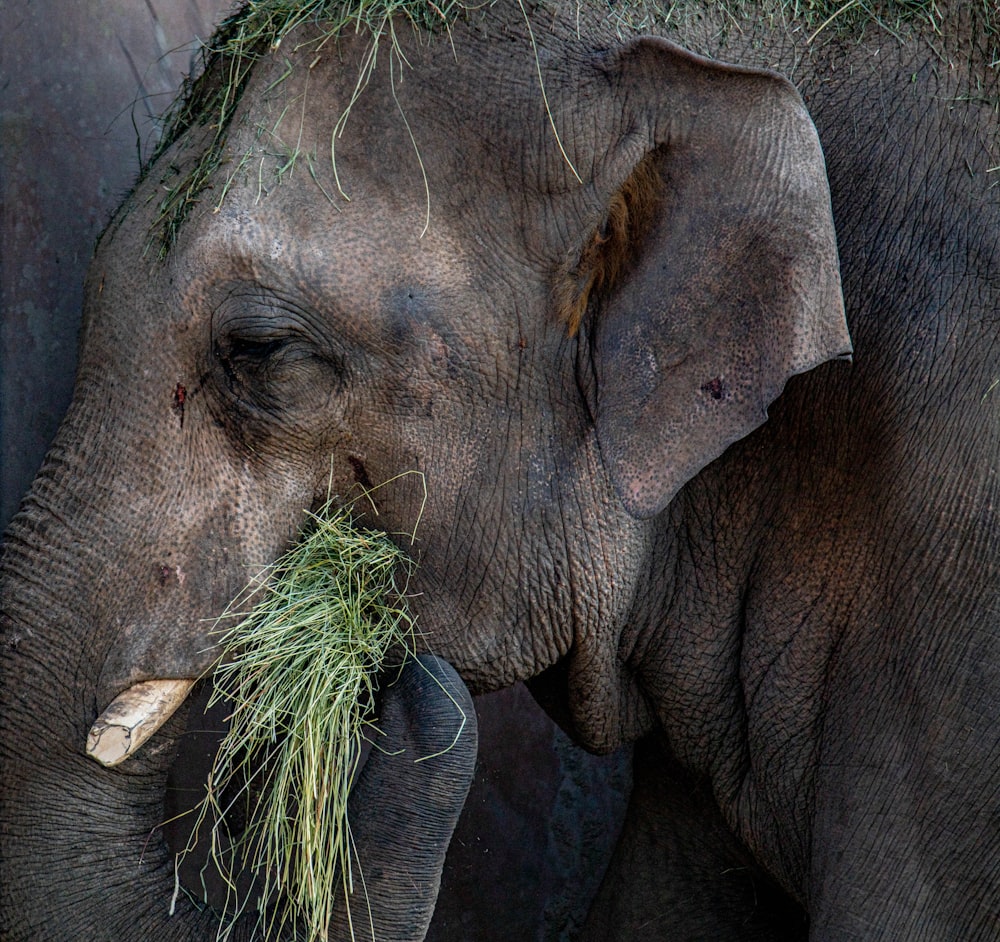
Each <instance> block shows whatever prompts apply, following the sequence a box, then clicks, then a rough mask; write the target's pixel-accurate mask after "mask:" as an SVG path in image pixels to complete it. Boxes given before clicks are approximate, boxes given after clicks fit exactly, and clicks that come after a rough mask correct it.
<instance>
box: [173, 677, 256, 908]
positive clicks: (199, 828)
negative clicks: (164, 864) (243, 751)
mask: <svg viewBox="0 0 1000 942" xmlns="http://www.w3.org/2000/svg"><path fill="white" fill-rule="evenodd" d="M192 686H193V690H192V692H191V696H190V698H189V710H188V720H187V726H186V729H185V730H184V732H183V733H182V734H181V736H180V738H179V740H178V742H177V748H176V755H175V758H174V761H173V763H172V764H171V766H170V768H169V770H168V772H167V779H166V787H165V791H164V799H163V809H164V824H163V836H164V839H165V842H166V845H167V848H168V849H169V851H170V852H171V854H172V855H173V858H174V861H175V868H176V874H175V875H176V881H177V892H183V893H184V894H186V895H187V896H188V897H189V898H190V899H191V901H192V902H193V903H194V904H195V905H196V906H199V907H200V906H206V905H207V906H209V907H210V908H211V909H213V910H215V911H216V912H217V913H219V914H220V915H223V914H230V915H231V914H233V913H234V912H253V911H256V910H258V909H260V908H261V906H262V905H263V902H262V897H263V889H262V882H263V881H262V879H261V877H260V875H259V874H256V873H255V872H254V871H253V870H251V869H250V868H249V867H242V866H240V865H239V861H240V860H242V859H243V858H244V857H245V855H246V854H245V849H246V847H247V843H248V841H249V840H250V835H251V831H252V822H253V811H254V809H255V807H256V806H257V805H258V803H259V802H260V800H261V797H262V793H263V790H264V789H263V784H262V775H261V774H256V775H251V776H250V777H249V778H247V779H245V780H243V781H241V782H239V783H238V784H236V783H234V784H233V785H231V786H230V787H229V789H227V792H226V793H225V794H224V795H223V798H222V802H221V803H222V805H223V806H224V807H225V809H226V814H225V816H224V818H223V819H222V820H219V821H217V820H216V819H215V818H214V817H213V816H212V815H211V813H210V812H209V813H206V814H202V813H201V812H202V806H203V802H204V799H205V794H206V784H207V782H208V780H209V776H210V774H211V772H212V768H213V765H214V762H215V757H216V753H217V752H218V750H219V746H220V744H221V742H222V739H223V737H224V736H225V734H226V731H227V729H228V722H227V719H228V712H229V705H228V704H227V703H224V702H219V703H214V704H212V705H211V706H209V700H210V699H211V696H212V690H213V688H212V684H211V682H210V681H199V682H198V683H196V684H193V685H192Z"/></svg>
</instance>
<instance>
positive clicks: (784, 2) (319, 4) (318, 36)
mask: <svg viewBox="0 0 1000 942" xmlns="http://www.w3.org/2000/svg"><path fill="white" fill-rule="evenodd" d="M503 3H510V4H517V5H519V6H520V8H521V13H522V14H523V16H524V19H525V21H526V22H527V23H528V30H529V33H530V32H531V19H538V21H539V23H540V24H541V23H543V22H544V20H545V16H546V15H547V11H548V13H549V14H551V12H552V11H553V10H554V9H555V8H556V7H559V6H568V7H569V8H570V9H572V10H575V11H576V12H577V16H578V17H579V14H580V11H582V10H583V9H584V8H586V9H587V10H589V11H590V12H591V13H595V12H596V14H597V16H598V17H599V18H603V19H606V20H608V21H609V22H612V23H614V24H616V25H617V26H618V27H619V28H624V29H627V30H630V31H642V30H649V29H654V30H655V29H656V28H658V27H666V26H668V25H670V24H671V23H672V22H674V21H675V20H678V19H680V18H683V17H684V16H685V15H692V16H697V15H698V14H699V11H701V10H703V9H704V8H705V7H706V6H716V7H717V8H718V9H719V10H721V11H723V12H724V14H725V15H726V16H727V17H728V18H729V19H731V20H732V22H733V23H734V24H737V28H739V26H738V24H739V23H740V22H746V21H747V19H748V18H757V19H759V18H761V17H765V18H769V19H770V20H771V21H773V22H774V23H775V24H778V25H781V26H783V27H784V28H788V27H790V26H792V25H793V24H795V23H799V24H801V25H802V26H803V27H805V28H806V29H807V30H808V31H809V37H810V40H809V41H810V42H812V41H813V40H815V39H816V38H817V37H819V36H821V35H825V36H831V35H838V36H843V35H849V34H851V33H854V34H860V33H861V32H863V31H864V30H865V29H867V28H869V27H874V28H877V29H880V30H882V31H884V32H887V33H889V34H892V35H894V36H896V37H897V38H900V39H902V38H904V37H905V35H906V30H907V29H908V28H910V27H911V26H917V27H922V28H925V29H928V30H929V31H930V32H931V33H933V34H937V33H940V31H941V29H942V22H943V11H942V0H563V3H559V2H557V0H436V2H435V0H248V2H246V3H244V4H243V6H241V8H240V9H239V10H238V11H237V12H236V13H234V14H233V15H232V16H231V17H229V18H228V19H226V20H225V21H224V22H223V23H222V25H221V26H220V28H219V29H218V31H217V32H216V33H215V35H214V36H213V37H212V39H211V40H209V42H208V43H207V44H206V46H205V48H204V55H203V69H202V73H201V74H200V75H198V76H194V77H192V79H190V80H188V81H187V82H185V86H184V88H183V90H182V93H181V96H180V97H179V98H178V100H177V101H176V102H175V103H174V105H173V106H172V107H171V108H170V109H169V111H168V112H167V115H166V118H165V120H164V133H163V136H162V138H161V142H160V144H159V146H158V147H157V148H156V150H155V152H154V154H153V158H152V160H151V161H150V162H149V164H147V168H146V169H147V170H148V169H149V167H151V166H152V164H153V163H154V162H155V160H156V158H157V157H159V156H160V155H161V154H162V153H163V152H164V151H165V150H166V149H167V148H168V147H169V146H170V145H171V144H172V143H173V142H174V141H176V140H177V138H178V137H179V136H180V135H181V134H183V133H184V132H185V131H187V130H188V129H189V128H191V127H192V126H194V125H196V124H200V125H203V126H205V127H206V128H208V130H209V139H208V143H207V146H206V147H205V149H204V152H203V153H202V155H201V156H200V158H199V159H198V160H196V161H195V162H194V165H193V166H192V167H191V168H189V169H187V170H186V171H184V172H180V171H178V170H177V168H172V169H171V170H170V171H168V173H167V175H166V176H165V177H164V178H163V179H162V180H161V181H160V184H161V190H160V192H161V194H162V195H161V197H160V200H159V205H158V213H157V217H156V222H155V224H154V226H153V230H152V232H151V239H150V245H153V244H156V243H158V254H159V257H160V258H165V257H166V256H167V254H168V253H169V251H170V249H171V247H172V246H173V245H174V243H175V241H176V239H177V235H178V233H179V231H180V228H181V226H182V225H183V223H184V220H185V219H186V218H187V216H188V214H189V213H190V212H191V210H192V209H193V208H194V207H195V206H196V205H198V203H199V202H200V201H201V200H202V199H203V197H204V193H205V191H206V190H207V188H208V187H209V184H210V181H211V178H212V176H213V174H214V173H215V172H216V170H218V168H219V167H220V166H221V165H222V164H223V163H226V162H228V161H230V160H233V161H235V169H234V170H232V172H231V173H230V174H229V176H228V179H227V180H226V181H225V182H224V183H223V184H222V185H221V187H220V188H219V190H218V193H217V195H216V196H214V197H213V201H214V205H215V208H216V209H218V208H219V207H220V206H221V204H222V202H223V200H224V199H225V196H226V193H227V191H228V190H229V188H230V185H231V184H232V183H233V181H234V179H235V178H236V176H237V174H238V173H239V172H240V171H241V170H242V169H243V168H244V166H245V162H246V161H247V160H248V158H249V154H244V155H243V156H242V157H239V155H235V156H234V155H227V153H226V143H227V138H228V134H229V127H230V123H231V121H232V117H233V114H234V113H235V110H236V106H237V105H238V103H239V101H240V98H241V96H242V93H243V91H244V89H245V87H246V83H247V79H248V78H249V76H250V73H251V71H252V68H253V66H254V64H255V63H256V62H257V61H258V60H259V59H260V58H261V57H262V56H264V55H267V54H269V53H272V52H274V51H275V50H276V49H278V48H280V47H281V46H282V44H283V43H284V42H286V40H288V38H289V37H290V36H291V35H292V34H293V33H294V32H295V31H296V30H297V29H299V28H300V27H302V26H304V25H307V24H314V25H315V26H317V29H315V30H313V31H311V32H310V34H309V38H308V39H307V40H306V39H299V38H298V37H296V39H295V42H296V43H297V44H299V45H297V47H296V48H302V47H303V46H311V47H313V48H314V49H315V52H316V54H317V56H318V55H319V54H320V51H321V50H322V48H323V47H324V46H325V45H326V44H327V43H328V42H329V41H331V40H334V39H336V37H337V36H339V35H341V34H342V33H343V32H344V31H345V30H347V31H355V32H366V33H368V34H369V36H370V37H371V46H370V52H369V55H368V58H367V59H366V61H365V63H364V64H363V66H362V74H360V75H359V76H358V86H357V90H356V94H357V93H358V92H360V90H361V89H362V88H363V87H364V84H365V81H366V77H367V74H366V72H365V70H366V69H371V68H372V67H374V63H375V59H376V54H377V50H378V47H379V45H380V44H381V42H382V41H383V40H384V39H388V40H389V42H390V47H391V48H392V49H396V50H397V51H398V33H397V32H396V31H397V29H398V28H399V24H400V23H407V22H408V23H409V24H410V26H412V28H413V29H414V30H417V31H429V32H434V31H437V30H441V29H445V30H447V29H448V28H449V27H450V25H451V24H452V23H453V22H454V21H455V20H456V19H457V18H458V17H460V16H462V15H468V14H471V13H473V12H474V11H476V10H482V9H485V8H487V7H490V6H494V5H497V4H503ZM964 6H965V8H966V14H967V15H968V16H970V17H971V18H972V20H973V21H974V22H975V23H976V24H978V25H977V28H978V29H979V30H980V31H981V32H982V34H983V35H984V37H985V42H987V43H988V44H989V48H990V49H991V50H992V53H991V61H992V62H993V63H994V64H997V63H1000V11H998V6H997V3H996V0H970V2H969V3H967V4H964ZM532 44H534V36H533V35H532ZM400 60H401V61H405V60H403V57H402V55H401V54H400ZM284 77H287V74H286V76H283V77H282V79H283V78H284ZM282 79H279V80H278V81H279V82H280V81H281V80H282ZM539 81H542V79H541V70H540V68H539ZM543 94H544V84H543ZM349 107H350V106H348V110H349ZM343 117H346V114H345V116H342V118H341V121H340V122H338V125H337V129H335V131H334V136H336V133H337V131H339V130H340V129H341V128H342V125H343ZM550 120H551V115H550ZM553 130H554V126H553ZM557 136H558V135H557ZM561 146H562V145H561V143H560V147H561ZM331 147H332V143H331ZM296 156H297V155H296V154H295V153H292V154H291V155H290V157H289V160H288V162H287V163H286V164H285V166H284V167H282V168H281V169H280V170H279V171H278V173H279V176H280V175H281V174H283V173H284V172H285V170H286V169H287V168H288V167H289V166H291V164H292V163H294V160H295V157H296ZM334 171H335V172H336V167H334ZM310 172H312V168H311V166H310ZM574 172H575V170H574ZM338 185H339V183H338Z"/></svg>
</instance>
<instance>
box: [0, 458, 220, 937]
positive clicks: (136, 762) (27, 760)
mask: <svg viewBox="0 0 1000 942" xmlns="http://www.w3.org/2000/svg"><path fill="white" fill-rule="evenodd" d="M60 477H61V475H60V474H59V472H58V468H57V462H55V463H53V462H50V465H49V467H48V469H47V471H46V473H45V474H43V475H42V476H41V477H40V478H39V480H38V481H37V482H36V484H35V487H34V489H33V491H32V494H31V495H30V496H29V498H28V500H27V501H26V503H25V505H24V508H23V510H22V512H21V513H20V514H19V515H18V517H17V518H16V519H15V521H14V522H13V523H12V525H11V528H10V530H9V531H8V534H7V538H6V542H5V546H4V555H3V559H2V562H0V612H2V615H0V619H2V620H0V641H2V644H0V766H2V770H3V771H2V774H0V809H2V818H3V821H4V827H3V829H0V938H3V939H5V940H10V942H18V940H29V939H30V940H37V942H41V940H55V939H65V938H70V937H72V938H79V939H87V940H88V942H99V940H104V939H107V940H122V939H141V938H156V939H157V940H172V939H178V940H180V939H184V940H193V939H202V938H204V939H211V938H214V936H215V932H216V929H217V920H216V921H215V924H214V925H213V918H214V917H213V916H212V914H211V913H209V912H204V913H201V912H198V911H197V910H195V909H194V907H192V906H191V904H190V903H188V902H187V901H186V900H185V899H180V900H178V901H177V905H176V906H175V916H174V917H173V918H167V917H168V912H169V910H170V907H171V901H172V896H173V892H174V877H173V860H172V857H171V855H170V854H169V852H168V850H167V848H166V845H165V844H164V841H163V839H162V837H161V834H160V832H159V830H158V829H159V827H160V825H162V823H163V818H164V812H163V798H164V791H165V782H166V776H167V772H168V770H169V766H170V763H171V761H172V757H173V748H172V746H173V744H174V742H175V741H176V739H177V736H178V735H179V733H180V731H181V730H182V729H183V725H182V724H183V719H184V718H183V715H178V716H176V717H175V718H174V719H173V720H171V721H170V722H168V723H167V725H166V726H165V728H164V729H163V731H162V732H161V735H160V737H158V738H157V740H156V742H155V744H151V746H150V747H147V749H145V750H144V751H143V753H142V754H141V755H139V756H138V757H136V758H134V759H132V760H131V761H130V762H129V764H128V765H127V766H123V767H122V768H121V769H118V770H112V769H105V768H102V767H101V766H100V765H98V764H97V763H96V762H94V761H93V759H91V758H89V757H88V756H87V755H86V754H85V745H86V741H87V731H88V728H89V727H90V725H91V723H92V722H93V719H94V717H95V715H96V714H97V712H98V710H99V709H100V708H102V707H103V706H104V704H100V705H98V703H97V698H98V693H97V690H98V682H97V681H98V676H99V673H100V667H101V662H102V655H103V653H104V651H103V650H102V645H101V643H99V642H98V638H97V636H98V631H97V629H96V627H95V626H94V624H93V620H92V617H90V616H89V613H88V612H87V611H86V609H87V607H88V605H87V601H86V598H85V595H86V593H84V592H82V591H81V585H82V584H85V583H86V573H87V571H88V566H91V565H96V562H95V560H94V559H93V558H92V554H93V552H94V550H93V546H92V544H89V543H88V541H87V540H85V539H84V538H83V535H82V534H81V533H80V532H79V531H77V530H75V529H74V528H73V525H72V523H71V521H70V518H68V517H67V516H65V515H64V514H63V513H59V512H56V511H55V510H54V509H53V507H54V506H55V504H54V499H53V495H54V494H55V492H56V490H57V488H58V487H60V484H61V482H60V480H59V478H60ZM78 500H79V495H74V494H72V493H70V492H68V491H66V490H65V489H64V490H63V498H62V501H61V505H62V506H65V505H66V502H67V501H68V502H69V503H71V504H72V503H74V502H77V501H78ZM184 712H185V711H184V710H182V711H181V714H183V713H184ZM125 900H127V901H128V904H127V905H123V901H125ZM67 927H72V930H71V931H70V932H67ZM154 927H155V928H154Z"/></svg>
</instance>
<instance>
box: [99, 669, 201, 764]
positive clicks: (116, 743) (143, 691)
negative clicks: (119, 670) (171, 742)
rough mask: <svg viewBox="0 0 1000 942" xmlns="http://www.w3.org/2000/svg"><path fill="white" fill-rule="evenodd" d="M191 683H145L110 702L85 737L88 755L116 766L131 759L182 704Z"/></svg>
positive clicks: (180, 680)
mask: <svg viewBox="0 0 1000 942" xmlns="http://www.w3.org/2000/svg"><path fill="white" fill-rule="evenodd" d="M193 686H194V681H193V680H187V679H172V680H147V681H144V682H143V683H141V684H136V685H135V686H134V687H129V689H128V690H126V691H125V692H124V693H121V694H119V695H118V696H117V697H115V699H114V700H112V701H111V704H110V705H109V706H108V708H107V709H106V710H105V711H104V712H103V713H102V714H101V715H100V716H99V717H98V718H97V720H96V722H95V723H94V725H93V726H91V727H90V732H89V733H88V734H87V755H89V756H92V757H93V758H95V759H96V760H97V761H98V762H100V763H101V765H107V766H112V765H118V763H119V762H122V761H124V760H125V759H127V758H128V757H129V756H131V755H134V754H135V753H136V752H137V751H138V750H139V747H140V746H141V745H142V744H143V743H144V742H145V741H146V740H147V739H149V737H150V736H152V735H153V733H155V732H156V731H157V730H158V729H159V728H160V727H161V726H162V725H163V724H164V723H166V722H167V720H169V719H170V717H171V716H172V715H173V713H174V711H175V710H176V709H177V708H178V707H179V706H180V705H181V704H182V703H183V702H184V698H185V697H187V695H188V693H190V691H191V688H192V687H193Z"/></svg>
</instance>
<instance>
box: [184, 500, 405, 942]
mask: <svg viewBox="0 0 1000 942" xmlns="http://www.w3.org/2000/svg"><path fill="white" fill-rule="evenodd" d="M406 572H407V557H406V556H405V555H404V554H403V552H402V550H400V549H399V548H398V547H397V546H396V545H395V544H394V543H392V542H391V541H390V540H389V538H388V537H387V536H386V535H385V534H383V533H378V532H374V531H369V530H364V529H359V528H357V527H355V526H354V524H353V523H352V519H351V514H350V509H349V508H347V509H336V508H333V507H332V506H330V505H329V504H328V505H327V506H325V507H324V508H323V509H321V510H320V511H319V512H318V513H316V514H313V515H311V519H310V522H309V529H308V532H307V533H306V534H305V536H304V537H303V538H302V540H301V541H300V542H299V543H298V544H297V545H296V546H295V547H294V548H293V549H291V550H290V551H289V552H288V553H287V554H286V555H285V556H283V557H282V558H281V559H280V560H279V561H278V562H277V563H275V564H274V566H273V567H272V568H271V569H270V570H269V573H268V576H269V578H268V579H267V581H266V582H265V583H263V584H258V585H257V586H255V587H254V588H252V589H250V590H248V591H247V593H246V594H245V595H244V597H243V598H242V599H241V600H239V602H238V604H240V605H241V606H243V605H246V604H247V603H252V608H251V610H250V611H249V613H248V614H246V615H245V616H243V617H242V618H241V620H240V622H239V624H237V625H236V626H235V627H234V628H231V629H229V630H227V631H226V632H225V634H224V635H223V636H222V639H221V643H222V646H223V650H224V651H225V652H226V655H225V658H226V659H225V661H224V663H222V664H221V665H220V666H219V667H218V668H217V669H216V671H215V676H214V682H215V693H214V694H213V699H212V702H213V703H214V702H218V701H220V700H226V701H227V702H229V703H230V704H231V718H230V722H229V729H228V732H227V733H226V735H225V737H224V739H223V741H222V744H221V747H220V749H219V752H218V754H217V756H216V759H215V763H214V766H213V768H212V772H211V774H210V776H209V781H208V785H207V792H206V796H205V798H204V800H203V802H202V804H201V806H200V808H199V809H198V811H197V814H198V815H199V818H198V825H197V826H196V827H195V829H194V830H193V831H192V833H194V834H198V833H199V832H200V831H204V830H205V829H209V834H210V838H209V839H210V850H209V854H210V857H211V859H212V861H213V863H214V864H215V866H217V867H218V868H219V870H220V871H221V873H222V874H223V876H224V878H225V879H226V881H227V883H228V885H229V887H230V890H231V892H230V894H229V895H230V897H231V899H232V905H231V906H228V905H227V912H225V913H224V914H223V920H222V927H221V928H220V933H219V936H220V938H225V937H226V934H227V932H228V928H229V927H230V926H231V925H232V924H233V923H234V922H235V919H236V917H238V916H239V915H240V914H241V912H242V911H243V910H244V909H245V908H246V907H247V906H248V905H249V903H248V901H247V900H245V899H244V900H240V899H238V898H237V895H238V894H237V892H236V884H237V878H238V877H239V876H240V875H241V874H242V873H244V872H245V871H246V870H247V869H248V868H249V869H250V870H252V871H253V872H254V873H255V874H256V875H257V878H258V881H259V883H258V886H259V887H261V889H262V892H261V894H260V899H262V900H263V901H265V902H266V905H263V904H262V905H261V917H260V918H261V922H262V926H261V928H262V931H263V932H264V935H265V937H266V938H272V937H276V936H277V935H279V934H280V933H281V931H282V930H283V929H285V928H288V927H289V926H291V927H293V928H294V929H295V931H297V932H304V933H305V936H306V938H308V939H310V940H313V939H324V940H325V939H326V938H327V930H328V928H329V925H330V920H331V917H332V912H333V904H334V897H335V895H336V891H337V890H338V888H339V889H340V890H341V891H342V892H343V893H344V894H345V895H346V897H347V898H348V899H350V897H351V894H352V893H353V892H354V889H355V886H354V872H353V869H352V844H351V831H350V824H349V822H348V819H347V795H348V792H349V790H350V786H351V782H352V779H353V776H354V774H355V771H356V767H357V764H358V759H359V756H360V753H361V740H362V733H363V731H364V728H365V726H366V724H367V723H370V722H371V719H372V712H371V711H372V708H373V704H374V698H375V693H376V689H377V683H378V671H379V669H380V667H381V666H382V665H383V663H384V662H385V659H386V657H387V655H388V654H389V653H390V651H391V652H392V653H393V657H394V659H395V657H396V655H397V653H398V654H401V655H402V656H403V657H405V656H407V655H408V654H410V653H412V651H413V631H414V628H413V621H412V619H411V617H410V616H409V614H408V613H407V609H406V604H405V598H404V590H405V586H404V585H400V584H399V579H400V574H403V577H404V578H405V574H406ZM376 748H377V747H376ZM258 789H259V792H260V795H259V799H258V798H257V796H256V795H255V792H256V791H257V790H258ZM240 808H242V809H246V810H237V809H240ZM244 815H245V825H246V826H245V830H243V836H242V837H241V838H238V839H237V844H236V846H235V847H233V848H232V849H224V848H227V845H228V838H227V836H226V835H227V834H228V833H229V832H231V831H232V832H239V831H240V830H241V826H242V824H243V820H242V818H243V816H244ZM227 816H228V817H229V820H230V823H231V822H232V820H233V818H234V817H235V818H238V819H241V820H239V823H238V824H237V826H236V827H235V828H233V827H227ZM201 839H205V838H204V837H202V838H201ZM192 849H193V848H192V847H190V846H189V848H188V851H187V852H190V851H191V850H192ZM362 887H363V879H362ZM361 895H362V896H363V893H362V894H361ZM364 908H365V912H366V913H367V903H365V907H364ZM349 918H350V916H349ZM368 918H369V919H370V914H369V915H368ZM352 935H353V927H352Z"/></svg>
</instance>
